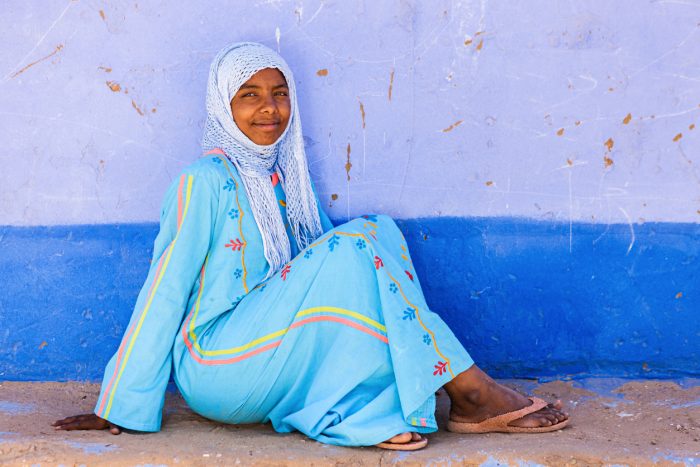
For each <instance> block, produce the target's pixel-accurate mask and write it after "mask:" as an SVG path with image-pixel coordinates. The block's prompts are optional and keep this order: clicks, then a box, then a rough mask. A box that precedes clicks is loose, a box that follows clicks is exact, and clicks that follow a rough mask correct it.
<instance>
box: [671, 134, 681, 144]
mask: <svg viewBox="0 0 700 467" xmlns="http://www.w3.org/2000/svg"><path fill="white" fill-rule="evenodd" d="M682 137H683V133H678V134H677V135H676V136H674V137H673V141H674V142H676V141H678V140H679V139H681V138H682Z"/></svg>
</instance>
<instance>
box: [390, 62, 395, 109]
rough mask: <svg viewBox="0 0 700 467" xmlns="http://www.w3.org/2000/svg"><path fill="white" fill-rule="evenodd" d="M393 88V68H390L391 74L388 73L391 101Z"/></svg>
mask: <svg viewBox="0 0 700 467" xmlns="http://www.w3.org/2000/svg"><path fill="white" fill-rule="evenodd" d="M393 89H394V69H393V68H392V69H391V75H389V102H391V91H392V90H393Z"/></svg>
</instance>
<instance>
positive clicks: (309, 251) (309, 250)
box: [304, 248, 314, 259]
mask: <svg viewBox="0 0 700 467" xmlns="http://www.w3.org/2000/svg"><path fill="white" fill-rule="evenodd" d="M313 254H314V250H313V249H312V248H309V249H308V250H306V253H304V258H306V259H309V258H311V255H313Z"/></svg>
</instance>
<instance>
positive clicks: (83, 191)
mask: <svg viewBox="0 0 700 467" xmlns="http://www.w3.org/2000/svg"><path fill="white" fill-rule="evenodd" d="M0 11H1V12H2V14H1V15H0V25H1V26H2V27H0V39H1V40H2V44H3V54H0V79H1V80H2V81H0V141H2V143H3V144H2V147H1V148H0V158H1V159H2V162H3V164H2V166H3V170H2V171H0V187H1V188H0V224H5V225H17V226H24V225H27V226H34V225H56V224H92V223H97V224H103V223H123V222H126V223H133V222H149V221H155V220H157V218H158V214H159V206H160V202H161V199H162V194H163V192H164V190H165V188H166V186H167V185H168V184H169V182H170V181H171V180H172V179H173V178H174V177H175V176H176V175H177V173H178V172H179V170H181V169H182V168H183V167H184V166H186V165H187V164H188V163H190V162H191V161H193V160H195V159H196V158H197V157H198V156H199V155H200V149H199V140H200V138H201V133H202V124H203V121H204V117H205V113H204V112H205V109H204V92H205V83H206V77H207V72H208V66H209V62H210V60H211V59H212V58H213V56H214V55H215V54H216V52H217V51H218V50H219V49H220V48H222V47H223V46H225V45H227V44H228V43H230V42H234V41H240V40H252V41H259V42H263V43H265V44H267V45H269V46H271V47H274V48H276V49H279V51H280V52H281V53H282V55H283V56H284V57H285V58H286V59H287V61H288V62H289V63H290V65H291V67H292V68H293V70H294V71H295V73H296V79H297V81H298V89H299V93H300V95H301V100H300V106H301V115H302V121H303V127H304V130H305V139H306V143H307V151H308V157H309V161H310V168H311V171H312V176H313V177H314V179H315V180H316V181H317V182H316V183H317V186H318V188H319V192H320V196H321V198H322V201H323V203H324V205H325V207H326V209H327V211H328V212H329V214H330V215H331V216H332V217H333V218H335V219H344V218H350V217H354V216H356V215H359V214H362V213H365V212H369V211H371V212H382V213H386V214H389V215H392V216H394V217H399V218H416V217H442V216H458V217H471V216H489V217H492V216H494V217H495V216H498V217H509V216H518V217H520V216H523V217H528V218H531V219H535V220H548V221H549V220H554V221H560V222H567V221H568V222H593V223H628V224H629V226H630V229H631V239H632V240H631V242H633V241H634V228H635V227H634V225H635V224H638V223H643V222H646V221H664V222H691V223H696V222H698V221H699V220H700V168H699V167H698V164H700V155H699V152H700V139H699V138H698V134H699V133H700V130H698V129H696V125H697V124H699V123H700V121H699V120H700V54H698V53H697V51H698V48H699V46H700V1H692V0H684V1H671V0H667V1H648V2H647V1H645V2H640V1H637V0H626V1H619V2H605V1H602V0H595V1H589V2H565V1H555V2H551V1H528V2H526V1H514V2H495V1H486V0H481V1H476V0H465V1H458V0H452V1H450V0H443V1H435V2H421V1H418V0H405V1H398V0H397V1H386V2H384V1H382V2H370V1H366V0H365V1H348V2H341V1H319V0H309V1H302V0H266V1H224V2H216V3H209V4H207V5H204V4H203V3H200V2H177V4H176V5H175V4H173V3H172V2H165V1H151V2H135V1H120V2H107V1H83V0H61V1H59V0H53V1H46V2H41V5H39V4H38V3H37V2H5V3H3V5H2V6H0ZM631 247H632V243H630V248H631Z"/></svg>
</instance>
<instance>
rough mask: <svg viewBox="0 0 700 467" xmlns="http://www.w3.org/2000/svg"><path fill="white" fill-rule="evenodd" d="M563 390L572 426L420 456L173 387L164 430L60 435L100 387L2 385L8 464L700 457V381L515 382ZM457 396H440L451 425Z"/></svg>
mask: <svg viewBox="0 0 700 467" xmlns="http://www.w3.org/2000/svg"><path fill="white" fill-rule="evenodd" d="M505 383H506V384H508V385H510V386H512V387H515V388H517V389H518V390H520V391H523V392H530V393H534V394H537V395H539V396H542V397H544V398H546V399H550V400H551V399H561V400H562V401H563V402H564V403H565V404H566V406H567V409H568V410H569V412H570V413H571V415H572V418H573V422H572V425H571V426H570V427H568V428H566V429H565V430H563V431H561V432H555V433H547V434H540V435H532V434H485V435H458V434H453V433H448V432H445V431H443V430H441V431H439V432H438V433H434V434H432V435H429V439H430V444H429V446H428V447H427V448H426V449H424V450H422V451H417V452H412V453H399V452H391V451H384V450H381V449H378V448H373V447H366V448H339V447H335V446H328V445H324V444H320V443H317V442H315V441H312V440H309V439H308V438H305V437H304V436H302V435H300V434H287V435H281V434H277V433H275V432H274V431H273V430H272V428H271V427H270V426H269V425H245V426H234V425H222V424H219V423H215V422H211V421H209V420H206V419H204V418H202V417H200V416H198V415H196V414H194V413H192V411H190V410H189V409H188V408H187V406H186V405H185V403H184V402H183V400H182V398H181V397H180V396H179V395H178V394H176V393H171V394H168V398H167V401H166V406H165V410H164V417H165V418H164V423H163V430H162V431H161V432H160V433H153V434H139V433H123V434H121V435H118V436H115V435H111V434H109V433H108V432H106V431H100V432H94V431H93V432H62V431H61V432H56V431H54V430H53V428H52V427H51V426H50V423H51V422H52V421H54V420H56V419H58V418H62V417H64V416H68V415H75V414H78V413H87V412H90V411H91V410H92V408H93V405H94V401H95V399H96V397H97V394H98V389H99V387H98V385H96V384H81V383H16V382H4V383H0V464H2V465H58V464H63V465H80V464H85V465H110V466H114V465H187V466H189V465H253V464H255V465H294V466H296V465H300V466H301V465H304V466H307V465H385V464H400V465H484V466H496V465H517V466H523V465H577V466H580V465H616V464H617V465H620V464H621V465H635V466H636V465H651V464H662V465H674V464H677V465H700V380H697V379H693V380H683V381H675V382H671V381H653V380H643V381H640V380H635V381H629V380H627V381H626V380H619V379H588V380H581V381H567V382H562V381H554V382H548V383H542V384H539V383H536V382H534V381H522V380H518V381H505ZM448 402H449V401H448V399H447V397H446V396H445V395H443V394H439V397H438V415H439V418H438V420H439V422H440V425H441V426H444V424H445V421H446V420H445V418H446V415H447V410H448Z"/></svg>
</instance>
